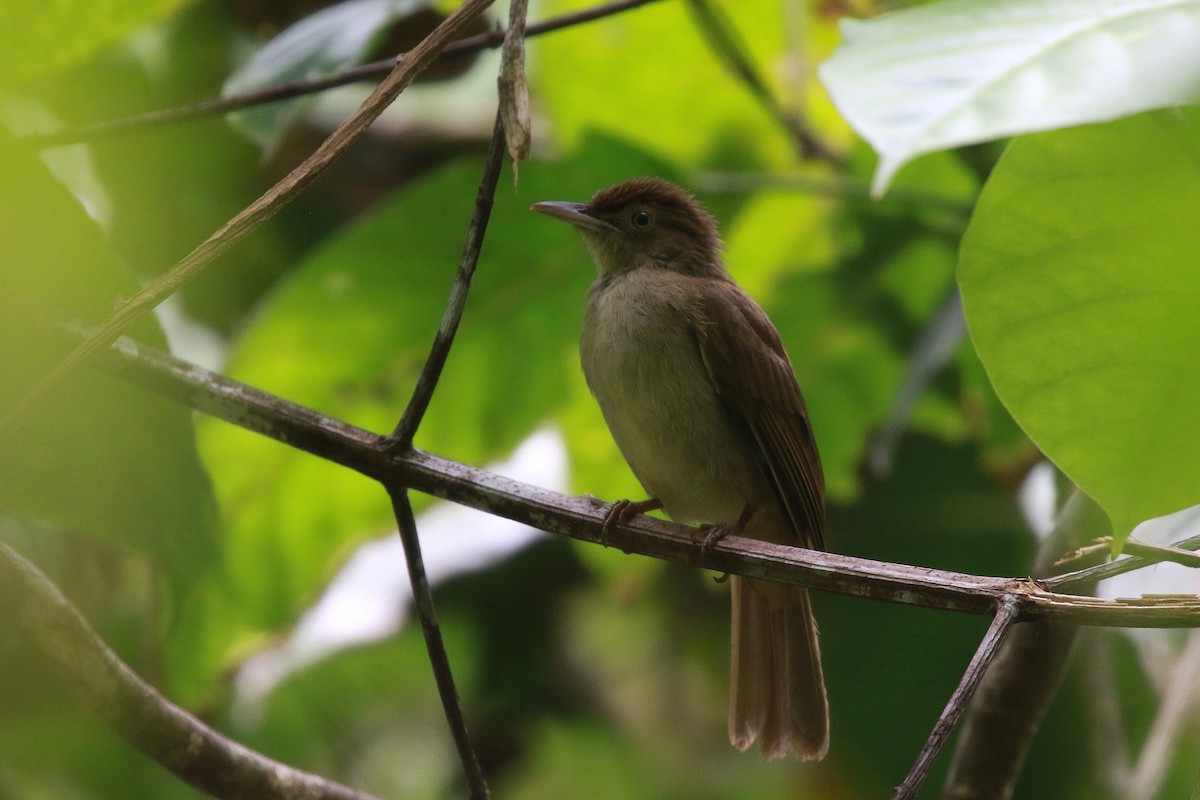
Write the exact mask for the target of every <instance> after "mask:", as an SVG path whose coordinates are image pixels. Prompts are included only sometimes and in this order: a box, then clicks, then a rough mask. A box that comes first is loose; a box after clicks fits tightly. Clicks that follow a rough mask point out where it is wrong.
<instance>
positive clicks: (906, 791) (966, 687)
mask: <svg viewBox="0 0 1200 800" xmlns="http://www.w3.org/2000/svg"><path fill="white" fill-rule="evenodd" d="M1020 611H1021V604H1020V602H1019V598H1018V597H1017V596H1016V595H1008V596H1006V597H1005V598H1004V600H1003V601H1001V603H1000V605H999V606H998V607H997V608H996V616H994V617H993V618H992V624H991V625H989V626H988V629H987V633H985V634H984V636H983V641H982V642H980V643H979V649H977V650H976V651H975V656H974V657H973V658H972V659H971V663H970V664H968V665H967V671H966V672H965V673H963V676H962V680H961V681H959V683H958V688H956V689H955V690H954V694H952V695H950V702H948V703H947V704H946V709H945V710H944V711H943V712H942V715H941V716H940V717H939V718H938V721H937V724H936V725H934V727H933V733H931V734H930V735H929V738H928V739H927V740H926V742H925V746H924V747H922V748H921V752H920V754H919V755H918V756H917V760H916V762H915V763H914V764H913V766H912V769H911V770H909V773H908V776H907V777H905V779H904V782H903V783H901V784H900V785H899V786H898V787H896V792H895V794H893V795H892V800H908V799H909V798H912V797H916V796H917V792H918V791H920V789H921V784H922V783H924V782H925V778H926V776H928V775H929V770H930V768H931V767H932V766H933V762H934V760H935V759H936V758H937V756H938V753H940V752H941V751H942V747H943V746H945V744H946V740H947V739H949V738H950V734H951V733H952V732H953V731H954V726H955V725H957V724H958V720H959V717H961V716H962V713H963V711H964V709H966V707H967V703H968V702H969V701H970V700H971V697H972V696H973V695H974V694H975V690H976V689H978V688H979V682H980V681H981V680H982V679H983V675H984V673H985V672H987V668H988V665H990V664H991V663H992V659H994V658H995V657H996V653H997V652H998V651H999V648H1000V644H1001V643H1002V642H1003V641H1004V637H1005V636H1006V635H1007V634H1008V632H1009V631H1010V630H1012V627H1013V624H1014V623H1016V622H1017V620H1018V618H1019V617H1020Z"/></svg>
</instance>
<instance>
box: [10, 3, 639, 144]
mask: <svg viewBox="0 0 1200 800" xmlns="http://www.w3.org/2000/svg"><path fill="white" fill-rule="evenodd" d="M654 2H658V0H614V2H611V3H604V4H602V5H598V6H595V7H593V8H586V9H583V10H582V11H575V12H572V13H569V14H561V15H559V16H557V17H551V18H550V19H547V20H542V21H541V22H536V23H533V24H531V25H530V26H529V28H528V29H527V30H526V31H525V35H526V37H530V36H539V35H541V34H543V33H553V32H554V31H559V30H563V29H565V28H570V27H574V26H575V25H582V24H584V23H587V22H592V21H594V20H598V19H603V18H604V17H610V16H613V15H614V14H620V13H621V12H623V11H629V10H631V9H634V8H638V7H639V6H644V5H649V4H650V3H654ZM504 35H505V31H504V30H502V29H501V30H491V31H486V32H484V33H479V34H475V35H474V36H467V37H464V38H462V39H457V40H455V41H453V42H450V43H449V44H448V45H446V47H445V49H444V50H442V52H441V54H440V55H439V56H437V58H436V59H435V60H440V59H442V58H449V57H452V56H460V55H464V54H467V53H477V52H480V51H482V50H489V49H493V48H496V47H499V46H500V45H501V44H503V42H504ZM401 57H402V58H403V57H404V56H401ZM395 64H396V59H394V58H385V59H381V60H379V61H372V62H371V63H369V64H362V65H360V66H357V67H348V68H346V69H342V70H338V71H337V72H332V73H330V74H329V75H324V76H322V77H320V78H306V79H304V80H297V81H289V82H287V83H279V84H275V85H274V86H268V87H266V88H264V89H257V90H255V91H251V92H244V93H241V94H231V95H228V96H225V97H216V98H213V99H211V100H205V101H203V102H200V103H194V104H192V105H187V106H179V107H177V108H164V109H157V110H155V111H148V112H146V113H144V114H137V115H135V116H130V117H121V118H120V119H111V120H103V121H101V122H94V123H91V124H88V125H81V126H79V127H76V128H70V129H68V130H63V131H55V132H54V133H45V134H31V135H29V136H25V137H22V141H27V142H29V144H30V145H31V146H32V147H37V148H43V149H44V148H48V147H62V146H64V145H68V144H75V143H77V142H83V141H88V140H92V139H97V138H99V137H101V136H107V135H111V134H116V133H125V132H128V131H135V130H142V129H144V128H151V127H154V126H157V125H165V124H169V123H174V122H184V121H187V120H191V119H199V118H202V117H211V116H215V115H217V114H227V113H229V112H230V111H239V110H241V109H243V108H251V107H253V106H261V105H266V104H268V103H277V102H280V101H282V100H291V99H292V98H296V97H303V96H305V95H310V94H316V93H318V92H324V91H326V90H328V89H333V88H336V87H338V86H345V85H347V84H351V83H358V82H360V81H371V80H379V79H380V78H382V77H384V76H385V75H387V74H388V73H389V72H391V71H392V68H393V67H394V66H395Z"/></svg>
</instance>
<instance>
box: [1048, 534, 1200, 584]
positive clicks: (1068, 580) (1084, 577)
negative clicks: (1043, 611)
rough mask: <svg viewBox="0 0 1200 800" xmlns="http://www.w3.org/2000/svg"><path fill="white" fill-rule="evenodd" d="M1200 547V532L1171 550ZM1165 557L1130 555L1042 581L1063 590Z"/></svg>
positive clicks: (1158, 555) (1111, 576)
mask: <svg viewBox="0 0 1200 800" xmlns="http://www.w3.org/2000/svg"><path fill="white" fill-rule="evenodd" d="M1198 548H1200V534H1198V535H1196V536H1189V537H1188V538H1187V539H1182V540H1180V541H1178V542H1175V543H1174V544H1173V545H1171V546H1170V548H1169V549H1170V550H1171V551H1187V550H1196V549H1198ZM1163 560H1164V558H1163V557H1162V556H1161V554H1149V553H1147V554H1146V555H1143V556H1129V557H1127V558H1121V559H1119V560H1117V561H1110V562H1109V563H1107V564H1097V565H1096V566H1094V567H1088V568H1086V569H1080V570H1076V571H1074V572H1064V573H1063V574H1062V575H1055V576H1054V577H1052V578H1046V579H1045V580H1043V581H1042V585H1043V586H1045V587H1046V588H1047V589H1050V590H1052V591H1061V590H1063V589H1065V588H1066V587H1068V586H1075V585H1078V584H1080V583H1089V582H1092V581H1102V580H1104V579H1105V578H1114V577H1116V576H1117V575H1124V574H1125V573H1126V572H1133V571H1134V570H1135V569H1142V568H1143V567H1149V566H1151V565H1153V564H1158V563H1160V562H1162V561H1163Z"/></svg>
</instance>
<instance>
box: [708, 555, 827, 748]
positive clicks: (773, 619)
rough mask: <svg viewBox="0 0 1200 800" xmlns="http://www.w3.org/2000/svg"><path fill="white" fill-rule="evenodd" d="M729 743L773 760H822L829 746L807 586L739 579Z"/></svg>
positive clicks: (735, 600)
mask: <svg viewBox="0 0 1200 800" xmlns="http://www.w3.org/2000/svg"><path fill="white" fill-rule="evenodd" d="M731 581H732V584H733V586H732V594H733V624H732V630H731V643H730V661H731V663H730V688H729V741H730V742H732V743H733V746H734V747H736V748H737V749H739V750H745V749H746V748H747V747H749V746H750V745H751V744H753V743H754V741H755V739H758V740H759V741H760V742H761V744H762V750H763V755H765V756H766V757H767V758H781V757H783V756H787V755H794V756H795V757H796V758H799V759H803V760H805V761H816V760H819V759H821V758H823V757H824V756H825V751H826V750H828V749H829V701H828V699H827V698H826V696H825V678H824V676H823V675H822V673H821V648H820V644H819V643H818V641H817V623H816V620H815V619H813V614H812V608H811V607H810V605H809V600H808V591H807V590H805V589H799V588H794V587H788V586H780V585H779V584H770V583H764V582H761V581H754V580H749V579H746V578H741V577H738V576H736V575H734V576H732V578H731Z"/></svg>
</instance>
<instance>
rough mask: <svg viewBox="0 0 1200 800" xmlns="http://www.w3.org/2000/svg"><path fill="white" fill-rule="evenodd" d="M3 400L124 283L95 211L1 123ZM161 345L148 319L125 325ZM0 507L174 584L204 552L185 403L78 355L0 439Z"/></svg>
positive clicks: (198, 476)
mask: <svg viewBox="0 0 1200 800" xmlns="http://www.w3.org/2000/svg"><path fill="white" fill-rule="evenodd" d="M0 174H2V175H4V186H5V188H4V191H3V192H0V341H3V342H4V347H3V348H0V409H6V408H9V407H11V406H12V404H13V403H15V402H16V401H17V400H18V398H20V397H22V396H24V393H25V392H27V391H28V389H29V387H30V386H32V385H33V384H34V383H35V382H36V381H37V380H38V379H39V378H40V377H41V376H42V375H44V374H45V372H46V371H47V370H48V369H49V368H50V367H51V366H53V365H54V364H56V363H57V362H58V361H59V360H60V359H61V358H62V357H63V356H64V355H65V353H66V352H67V351H68V350H69V349H70V348H71V347H72V346H73V345H74V344H76V343H78V338H77V337H72V336H71V335H69V334H66V333H65V331H64V330H62V328H60V327H59V326H60V325H63V324H66V323H70V322H76V321H79V320H82V321H84V322H86V323H95V322H98V321H99V320H101V319H103V318H104V317H105V316H106V315H107V314H108V312H109V311H110V310H111V309H112V305H113V303H114V301H115V300H116V298H117V297H118V295H121V294H129V293H130V292H132V291H133V290H134V288H135V285H134V283H133V281H132V279H131V278H130V276H129V272H128V270H127V269H126V268H125V265H124V264H123V263H122V262H121V260H120V259H119V258H118V257H117V256H116V254H115V253H114V252H113V250H112V248H111V247H110V246H109V244H108V242H107V241H106V240H105V238H104V236H103V234H102V233H101V232H100V229H99V227H98V226H97V225H96V223H95V222H94V221H93V220H92V219H90V218H89V217H88V216H87V214H86V213H85V212H84V210H83V208H81V207H80V205H79V204H78V203H77V202H76V201H75V199H74V198H73V197H72V196H71V195H70V193H68V191H67V190H66V189H65V188H64V187H63V186H62V185H61V184H59V183H58V182H57V181H55V180H54V179H53V178H52V177H51V176H50V174H49V173H48V172H47V170H46V168H45V167H44V166H43V165H42V163H41V161H40V159H39V158H38V156H37V155H36V154H35V153H32V152H30V151H28V150H27V149H25V148H23V147H21V146H20V145H19V143H17V142H15V141H14V140H12V139H10V138H8V137H6V136H4V135H3V134H0ZM134 334H135V335H136V336H137V337H138V338H141V339H144V340H148V341H150V342H152V343H155V344H159V345H161V344H163V339H162V334H161V332H160V331H159V329H158V327H157V325H156V324H155V323H154V322H153V320H152V319H146V320H143V322H141V323H140V324H139V325H138V326H136V327H135V329H134ZM0 453H2V455H0V508H3V509H6V510H9V511H11V512H15V513H16V514H18V515H22V516H26V517H30V518H34V519H39V520H45V521H48V522H52V523H53V524H55V525H57V526H59V527H64V528H71V529H74V530H77V531H79V532H82V533H84V534H86V535H89V536H95V537H100V538H103V539H106V540H107V541H110V542H118V543H120V544H121V545H123V546H132V547H136V548H140V549H143V550H145V551H148V552H150V553H153V554H155V555H156V556H157V557H158V558H159V559H160V560H161V561H162V562H163V563H164V564H165V565H166V566H167V567H168V568H169V569H170V570H171V571H172V574H173V577H174V578H175V579H176V585H177V586H179V585H182V584H185V583H188V582H190V581H192V580H194V579H195V578H196V577H198V575H199V574H200V573H202V572H203V570H204V568H205V566H206V564H207V562H208V561H209V560H210V559H211V558H212V557H213V555H214V554H215V542H214V539H213V530H212V527H211V521H212V518H213V507H212V497H211V491H210V487H209V484H208V480H207V477H206V476H205V474H204V472H203V470H202V469H201V467H200V465H199V462H198V460H197V457H196V451H195V444H194V440H193V436H192V427H191V412H190V411H189V410H187V409H185V408H183V407H182V406H179V405H176V404H174V403H170V402H168V401H166V400H163V399H160V398H159V397H157V396H155V395H151V394H149V393H147V392H144V391H141V390H139V389H136V388H135V387H132V386H130V385H129V384H126V383H123V382H121V381H118V380H117V379H115V378H109V377H107V376H106V375H104V374H103V373H102V372H100V371H99V370H96V369H87V368H85V369H84V370H82V371H81V372H80V373H79V374H77V375H76V376H75V377H73V378H72V379H71V380H70V381H69V382H68V383H67V384H66V385H65V386H63V387H62V388H61V389H60V390H59V391H58V392H57V393H56V394H55V395H54V396H53V397H51V398H49V399H48V400H47V401H46V402H45V403H44V404H43V405H42V406H41V407H40V408H39V409H38V410H37V411H36V412H35V413H34V414H32V415H30V416H29V417H28V418H27V419H26V420H25V421H24V423H23V424H22V426H21V428H20V430H19V431H18V432H17V433H16V435H15V436H13V437H12V438H11V439H9V440H8V441H6V442H5V443H4V446H3V448H2V449H0Z"/></svg>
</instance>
